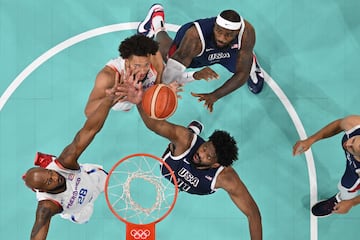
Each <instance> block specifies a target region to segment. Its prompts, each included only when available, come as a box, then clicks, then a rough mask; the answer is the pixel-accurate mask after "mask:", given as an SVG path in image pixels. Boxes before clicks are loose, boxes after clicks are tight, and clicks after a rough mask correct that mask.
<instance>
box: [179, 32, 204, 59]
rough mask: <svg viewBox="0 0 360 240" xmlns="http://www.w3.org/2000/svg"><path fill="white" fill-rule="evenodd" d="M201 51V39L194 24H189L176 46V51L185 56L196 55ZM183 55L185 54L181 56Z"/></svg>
mask: <svg viewBox="0 0 360 240" xmlns="http://www.w3.org/2000/svg"><path fill="white" fill-rule="evenodd" d="M200 52H201V40H200V36H199V33H198V31H197V29H196V27H195V26H191V27H190V28H189V29H188V30H186V32H185V35H184V37H183V39H182V40H181V43H180V46H179V48H178V53H182V54H183V55H187V56H196V55H197V54H199V53H200ZM183 57H185V56H183Z"/></svg>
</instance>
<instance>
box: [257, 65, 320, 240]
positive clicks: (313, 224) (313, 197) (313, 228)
mask: <svg viewBox="0 0 360 240" xmlns="http://www.w3.org/2000/svg"><path fill="white" fill-rule="evenodd" d="M262 71H263V72H264V79H265V82H266V83H267V84H268V85H269V87H270V88H271V89H272V90H273V92H274V93H275V94H276V95H277V96H278V98H279V100H280V101H281V103H282V104H283V105H284V107H285V109H286V111H287V112H288V114H289V116H290V118H291V120H292V121H293V123H294V125H295V128H296V131H297V132H298V134H299V136H300V139H306V138H307V135H306V133H305V129H304V126H303V125H302V123H301V120H300V118H299V116H298V115H297V113H296V111H295V108H294V106H293V105H292V104H291V102H290V100H289V99H288V98H287V96H286V95H285V93H284V92H283V91H282V90H281V88H280V87H279V85H278V84H277V83H276V82H275V81H274V80H273V79H272V78H271V77H270V75H269V74H268V73H267V72H265V71H264V69H262ZM305 158H306V163H307V169H308V175H309V183H310V206H312V205H314V204H315V203H316V201H317V182H316V169H315V164H314V157H313V154H312V151H311V148H310V149H309V150H308V151H306V152H305ZM310 239H311V240H317V239H318V221H317V217H315V216H313V215H312V214H311V213H310Z"/></svg>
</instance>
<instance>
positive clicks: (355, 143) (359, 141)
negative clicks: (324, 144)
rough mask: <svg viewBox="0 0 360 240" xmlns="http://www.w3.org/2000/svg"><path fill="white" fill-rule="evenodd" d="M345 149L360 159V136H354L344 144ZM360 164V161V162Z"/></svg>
mask: <svg viewBox="0 0 360 240" xmlns="http://www.w3.org/2000/svg"><path fill="white" fill-rule="evenodd" d="M343 147H344V149H345V150H346V151H348V152H349V153H351V154H352V155H354V156H355V157H356V158H355V159H359V157H360V136H353V137H351V138H349V139H348V140H347V141H346V142H344V144H343ZM359 162H360V161H359Z"/></svg>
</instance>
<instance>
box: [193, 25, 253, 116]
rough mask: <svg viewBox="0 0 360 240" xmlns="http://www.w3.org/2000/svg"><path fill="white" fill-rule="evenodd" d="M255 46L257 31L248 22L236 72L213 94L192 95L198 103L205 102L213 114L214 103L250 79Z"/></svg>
mask: <svg viewBox="0 0 360 240" xmlns="http://www.w3.org/2000/svg"><path fill="white" fill-rule="evenodd" d="M254 46H255V30H254V28H253V26H252V25H251V24H250V23H248V22H246V28H245V31H244V34H243V37H242V42H241V48H240V50H239V54H238V57H237V60H236V72H235V73H234V74H233V75H232V76H231V77H230V78H229V79H228V80H227V81H226V82H225V83H224V84H223V85H222V86H220V87H219V88H217V89H215V90H214V91H212V92H211V93H191V94H192V95H193V96H194V97H197V98H198V101H200V102H201V101H204V105H205V107H206V108H207V109H208V110H209V111H210V112H212V111H213V105H214V103H215V102H216V101H217V100H219V99H220V98H222V97H224V96H226V95H228V94H230V93H231V92H233V91H235V90H236V89H238V88H240V87H241V86H242V85H244V84H245V83H246V81H247V80H248V79H249V75H250V71H251V66H252V63H253V55H254V53H253V51H254Z"/></svg>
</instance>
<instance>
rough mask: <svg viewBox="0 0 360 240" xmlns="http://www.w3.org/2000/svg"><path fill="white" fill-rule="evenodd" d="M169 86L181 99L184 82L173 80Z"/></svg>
mask: <svg viewBox="0 0 360 240" xmlns="http://www.w3.org/2000/svg"><path fill="white" fill-rule="evenodd" d="M168 86H169V87H170V88H171V89H172V90H173V91H174V92H175V93H176V95H177V97H178V98H179V99H181V98H182V97H181V95H179V93H180V92H183V91H184V90H183V88H182V87H183V84H180V83H178V82H177V81H174V82H171V83H169V84H168Z"/></svg>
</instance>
